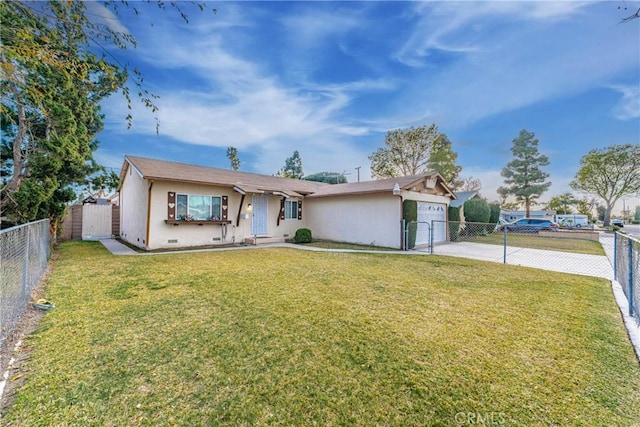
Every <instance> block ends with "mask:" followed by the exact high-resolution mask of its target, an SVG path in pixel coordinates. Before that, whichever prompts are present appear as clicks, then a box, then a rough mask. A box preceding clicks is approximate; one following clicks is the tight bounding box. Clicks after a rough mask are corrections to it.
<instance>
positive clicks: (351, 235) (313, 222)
mask: <svg viewBox="0 0 640 427" xmlns="http://www.w3.org/2000/svg"><path fill="white" fill-rule="evenodd" d="M400 195H401V196H402V199H401V198H400V197H398V196H394V195H393V194H382V193H379V194H361V195H349V196H335V197H318V198H310V199H306V200H305V203H306V207H307V209H308V210H307V212H308V213H307V217H306V218H307V220H306V227H308V228H310V229H311V233H312V235H313V237H314V239H321V240H334V241H338V242H349V243H358V244H364V245H375V246H385V247H390V248H398V249H400V248H401V245H402V243H401V235H402V234H401V229H402V226H401V222H400V221H401V219H402V200H417V201H421V202H432V203H444V204H446V205H447V206H448V205H449V202H450V201H451V200H450V199H449V197H447V196H437V195H433V194H425V193H419V192H414V191H402V192H401V194H400Z"/></svg>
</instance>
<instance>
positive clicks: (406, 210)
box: [402, 200, 418, 249]
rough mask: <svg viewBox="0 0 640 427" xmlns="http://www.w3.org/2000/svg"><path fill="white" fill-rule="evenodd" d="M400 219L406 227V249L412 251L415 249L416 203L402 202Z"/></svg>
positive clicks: (416, 231)
mask: <svg viewBox="0 0 640 427" xmlns="http://www.w3.org/2000/svg"><path fill="white" fill-rule="evenodd" d="M402 218H403V219H404V220H405V224H406V227H407V230H409V232H408V237H407V247H408V249H413V248H415V247H416V235H417V233H418V223H417V221H418V202H416V201H415V200H405V201H404V202H402Z"/></svg>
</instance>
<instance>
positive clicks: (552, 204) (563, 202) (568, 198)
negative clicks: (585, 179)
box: [547, 192, 579, 215]
mask: <svg viewBox="0 0 640 427" xmlns="http://www.w3.org/2000/svg"><path fill="white" fill-rule="evenodd" d="M578 202H579V200H578V199H576V197H575V196H574V195H573V194H572V193H570V192H566V193H562V194H560V195H558V196H553V197H552V198H551V199H550V200H549V203H547V209H553V210H555V211H556V213H558V214H560V215H564V214H570V213H572V210H571V206H575V205H577V204H578Z"/></svg>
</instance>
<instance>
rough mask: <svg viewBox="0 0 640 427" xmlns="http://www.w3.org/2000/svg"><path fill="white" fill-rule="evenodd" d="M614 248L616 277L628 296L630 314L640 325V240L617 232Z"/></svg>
mask: <svg viewBox="0 0 640 427" xmlns="http://www.w3.org/2000/svg"><path fill="white" fill-rule="evenodd" d="M614 248H615V249H614V261H615V262H614V278H615V280H617V281H618V283H620V285H621V286H622V290H623V292H624V294H625V296H626V297H627V302H628V304H629V316H632V317H634V318H635V319H636V323H637V324H638V325H640V240H638V239H635V238H633V237H630V236H627V235H625V234H621V233H618V232H616V233H615V234H614Z"/></svg>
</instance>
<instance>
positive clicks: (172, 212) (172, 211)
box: [167, 191, 176, 220]
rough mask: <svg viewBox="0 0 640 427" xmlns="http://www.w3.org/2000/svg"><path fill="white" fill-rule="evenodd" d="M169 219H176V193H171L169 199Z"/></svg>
mask: <svg viewBox="0 0 640 427" xmlns="http://www.w3.org/2000/svg"><path fill="white" fill-rule="evenodd" d="M167 219H169V220H174V219H176V193H174V192H173V191H169V194H168V197H167Z"/></svg>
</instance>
